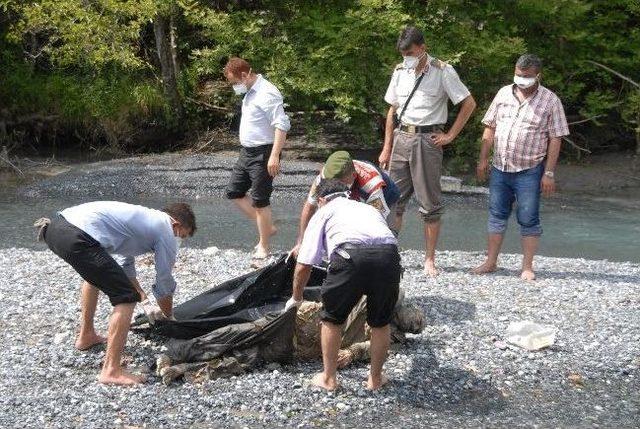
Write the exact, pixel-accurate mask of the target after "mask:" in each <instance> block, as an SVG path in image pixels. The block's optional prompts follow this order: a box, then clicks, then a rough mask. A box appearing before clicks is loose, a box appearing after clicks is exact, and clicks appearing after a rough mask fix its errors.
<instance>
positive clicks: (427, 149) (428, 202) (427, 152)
mask: <svg viewBox="0 0 640 429" xmlns="http://www.w3.org/2000/svg"><path fill="white" fill-rule="evenodd" d="M433 135H434V134H433V133H420V134H410V133H405V132H402V131H399V130H395V131H394V137H393V150H392V152H391V161H390V162H389V176H391V179H393V180H394V181H395V182H396V185H397V186H398V189H399V190H400V199H399V200H398V202H397V205H396V213H397V214H399V215H401V214H403V213H404V211H405V207H406V205H407V203H408V202H409V199H410V198H411V196H412V195H413V194H415V197H416V200H417V201H418V206H419V208H418V210H419V211H420V214H421V216H422V218H423V220H424V221H425V222H437V221H438V220H440V217H441V216H442V213H443V212H444V207H443V205H442V189H441V188H440V175H441V174H442V148H441V147H438V146H436V145H435V144H433V143H432V137H433Z"/></svg>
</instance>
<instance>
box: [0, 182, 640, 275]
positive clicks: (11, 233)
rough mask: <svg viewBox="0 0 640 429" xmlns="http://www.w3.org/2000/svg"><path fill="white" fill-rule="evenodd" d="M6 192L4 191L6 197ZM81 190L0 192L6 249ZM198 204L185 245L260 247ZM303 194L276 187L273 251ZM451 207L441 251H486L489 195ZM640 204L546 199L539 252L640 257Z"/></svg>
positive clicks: (234, 218) (412, 235) (406, 232)
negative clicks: (34, 194) (33, 194)
mask: <svg viewBox="0 0 640 429" xmlns="http://www.w3.org/2000/svg"><path fill="white" fill-rule="evenodd" d="M2 195H4V196H2ZM95 199H115V198H112V197H108V198H95V197H93V198H87V197H82V198H81V197H78V196H75V195H70V196H64V195H58V196H55V197H38V198H25V197H24V196H16V195H12V194H7V193H6V192H5V193H4V194H0V214H1V219H2V222H0V248H10V247H27V248H44V246H43V245H42V244H36V243H35V242H34V240H33V234H34V231H33V228H32V227H31V225H32V223H33V221H34V219H36V218H38V217H40V216H43V215H51V214H52V213H54V212H55V211H57V210H60V209H63V208H65V207H68V206H71V205H74V204H77V203H80V202H83V201H89V200H95ZM119 199H121V200H123V201H127V202H131V203H137V204H142V205H146V206H150V207H157V208H160V207H162V206H163V204H165V202H166V201H167V198H166V197H161V196H135V197H132V196H127V197H124V198H119ZM176 199H180V200H182V201H186V202H189V203H191V204H192V206H193V208H194V211H195V213H196V217H197V222H198V232H197V233H196V235H195V236H194V237H192V238H189V239H188V240H186V241H185V245H186V246H190V247H197V248H204V247H209V246H217V247H219V248H239V249H245V250H249V249H251V247H253V245H254V244H255V239H256V232H255V228H254V226H253V224H252V223H250V222H249V221H248V220H246V219H244V218H242V217H241V216H240V214H239V212H238V211H237V210H236V209H235V208H234V207H233V205H232V204H230V203H229V202H228V201H227V200H225V199H224V198H222V197H221V196H207V197H200V198H189V197H186V198H184V197H180V198H177V197H176V198H172V200H176ZM303 201H304V193H303V192H295V191H294V192H286V193H284V192H278V190H276V192H275V196H274V199H273V204H272V206H273V209H274V215H275V216H274V217H275V219H276V220H277V226H278V228H279V232H278V234H277V235H276V236H275V237H274V241H273V244H274V249H275V250H281V251H285V250H287V249H288V248H289V247H291V245H292V244H293V242H294V241H295V237H296V232H297V228H298V216H299V209H300V206H301V204H302V202H303ZM445 201H446V203H447V211H446V214H445V216H444V218H443V227H442V233H441V240H440V244H439V246H438V249H439V250H467V251H484V250H485V240H486V235H485V231H486V222H487V209H486V206H487V197H486V196H462V195H447V196H446V197H445ZM639 212H640V211H639V207H638V205H637V204H636V203H633V202H629V201H627V200H624V199H610V198H604V197H600V198H598V197H583V196H575V195H572V196H566V195H565V196H562V197H561V198H554V199H552V200H547V201H545V202H544V203H543V207H542V214H541V217H542V221H543V228H544V235H543V237H542V240H541V245H540V251H539V253H540V254H542V255H547V256H559V257H571V258H587V259H608V260H611V261H632V262H640V252H639V247H638V243H639V241H640V221H639V218H638V213H639ZM400 244H401V246H402V247H403V248H406V249H422V248H423V246H424V243H423V236H422V222H421V221H420V220H419V218H418V215H417V211H416V207H415V205H413V204H412V205H411V206H410V207H409V209H408V211H407V214H406V215H405V226H404V229H403V231H402V233H401V235H400ZM503 250H504V251H505V252H509V253H519V252H520V244H519V236H518V225H517V223H516V222H515V219H512V220H511V223H510V225H509V230H508V233H507V236H506V239H505V244H504V248H503Z"/></svg>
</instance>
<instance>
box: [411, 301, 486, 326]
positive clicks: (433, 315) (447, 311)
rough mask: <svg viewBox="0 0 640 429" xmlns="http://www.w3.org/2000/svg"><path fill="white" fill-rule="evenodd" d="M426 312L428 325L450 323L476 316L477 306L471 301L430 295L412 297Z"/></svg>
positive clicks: (471, 318)
mask: <svg viewBox="0 0 640 429" xmlns="http://www.w3.org/2000/svg"><path fill="white" fill-rule="evenodd" d="M411 300H412V301H414V302H415V303H416V304H417V305H418V306H420V307H421V308H422V309H423V310H424V313H425V319H426V320H425V322H426V323H427V325H432V326H433V325H449V324H456V323H460V322H462V321H465V320H473V319H475V317H476V306H475V304H472V303H470V302H466V301H460V300H457V299H451V298H444V297H442V296H438V295H429V296H422V297H416V298H412V299H411Z"/></svg>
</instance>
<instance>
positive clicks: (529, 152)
mask: <svg viewBox="0 0 640 429" xmlns="http://www.w3.org/2000/svg"><path fill="white" fill-rule="evenodd" d="M541 70H542V61H541V60H540V59H539V58H538V57H536V56H535V55H531V54H525V55H523V56H521V57H520V58H519V59H518V61H517V62H516V67H515V76H514V79H513V83H512V84H509V85H507V86H505V87H503V88H502V89H500V91H498V94H497V95H496V96H495V98H494V99H493V102H492V103H491V106H489V110H487V113H486V114H485V115H484V118H483V119H482V123H483V124H484V126H485V129H484V133H483V135H482V149H481V151H480V160H479V162H478V168H477V174H478V178H479V179H480V180H485V179H486V177H487V174H488V173H489V175H490V186H489V189H490V202H489V222H488V232H489V238H488V250H487V260H486V261H485V262H484V263H483V264H482V265H480V266H479V267H477V268H475V269H474V270H473V272H474V273H476V274H485V273H490V272H493V271H495V270H496V267H497V261H498V254H499V253H500V247H501V245H502V240H503V238H504V232H505V231H506V229H507V221H508V220H509V216H510V215H511V210H512V207H513V203H514V202H515V203H516V217H517V219H518V224H520V235H521V236H522V253H523V258H522V276H521V277H522V279H524V280H530V281H531V280H534V279H535V273H534V271H533V257H534V255H535V252H536V250H537V248H538V241H539V237H540V235H541V234H542V228H541V226H540V217H539V209H540V193H541V192H542V194H544V195H545V196H549V195H551V194H552V193H553V192H555V188H556V185H555V178H554V170H555V168H556V163H557V161H558V155H559V153H560V143H561V141H562V137H563V136H566V135H569V127H568V125H567V119H566V118H565V114H564V109H563V107H562V103H561V102H560V99H559V98H558V96H557V95H556V94H554V93H553V92H552V91H550V90H549V89H547V88H545V87H544V86H542V85H540V72H541ZM492 147H493V163H492V166H491V167H490V166H489V152H490V151H491V148H492ZM489 171H490V172H489Z"/></svg>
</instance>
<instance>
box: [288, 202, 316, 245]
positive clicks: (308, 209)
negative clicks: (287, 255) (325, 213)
mask: <svg viewBox="0 0 640 429" xmlns="http://www.w3.org/2000/svg"><path fill="white" fill-rule="evenodd" d="M317 209H318V207H317V206H314V205H313V204H310V203H309V201H305V202H304V205H303V206H302V212H301V213H300V226H299V227H298V238H297V239H296V247H295V248H294V249H296V250H297V248H298V247H299V246H300V244H301V243H302V237H304V232H305V230H306V229H307V225H309V221H310V220H311V217H312V216H313V214H314V213H315V212H316V210H317ZM296 253H297V252H296Z"/></svg>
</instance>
